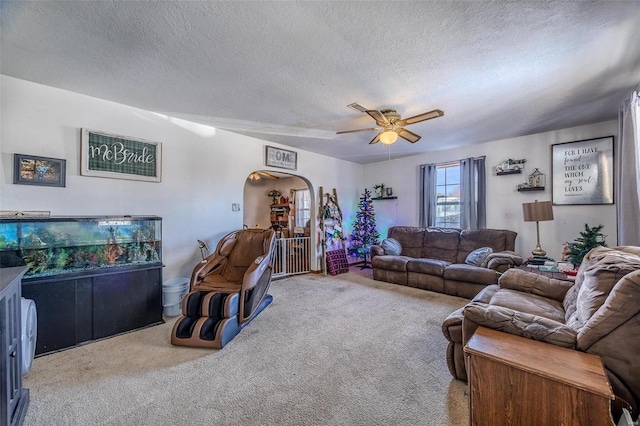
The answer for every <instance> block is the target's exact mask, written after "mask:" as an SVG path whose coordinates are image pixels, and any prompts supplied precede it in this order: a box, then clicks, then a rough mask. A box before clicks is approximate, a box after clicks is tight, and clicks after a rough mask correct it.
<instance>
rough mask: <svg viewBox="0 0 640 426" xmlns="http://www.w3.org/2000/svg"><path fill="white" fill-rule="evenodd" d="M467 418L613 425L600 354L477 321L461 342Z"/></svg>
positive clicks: (536, 425) (538, 425) (540, 425)
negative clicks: (463, 343) (466, 380)
mask: <svg viewBox="0 0 640 426" xmlns="http://www.w3.org/2000/svg"><path fill="white" fill-rule="evenodd" d="M464 351H465V354H466V356H467V361H468V363H467V368H468V374H469V390H470V401H469V409H470V416H469V417H470V424H471V425H487V426H495V425H502V426H509V425H518V426H525V425H531V426H544V425H565V426H566V425H613V424H614V422H613V419H612V418H611V412H610V402H611V400H613V399H614V395H613V392H612V391H611V386H610V385H609V381H608V380H607V376H606V374H605V371H604V366H603V365H602V361H601V360H600V358H599V357H597V356H595V355H590V354H586V353H583V352H578V351H574V350H571V349H566V348H562V347H559V346H554V345H551V344H547V343H543V342H538V341H536V340H531V339H526V338H523V337H518V336H514V335H511V334H508V333H503V332H499V331H495V330H491V329H488V328H484V327H480V328H478V330H476V332H475V334H474V335H473V336H472V337H471V339H469V342H468V343H467V345H466V346H465V348H464Z"/></svg>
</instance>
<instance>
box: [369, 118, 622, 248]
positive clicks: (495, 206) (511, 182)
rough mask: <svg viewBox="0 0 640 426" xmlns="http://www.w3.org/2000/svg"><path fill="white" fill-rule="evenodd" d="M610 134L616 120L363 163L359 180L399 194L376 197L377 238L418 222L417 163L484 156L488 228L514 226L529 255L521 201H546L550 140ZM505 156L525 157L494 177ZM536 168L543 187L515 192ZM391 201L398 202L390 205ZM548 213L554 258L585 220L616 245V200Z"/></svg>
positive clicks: (543, 233) (544, 229)
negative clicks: (520, 167)
mask: <svg viewBox="0 0 640 426" xmlns="http://www.w3.org/2000/svg"><path fill="white" fill-rule="evenodd" d="M611 135H614V136H617V121H615V120H613V121H607V122H604V123H597V124H592V125H587V126H580V127H574V128H570V129H562V130H558V131H553V132H546V133H539V134H535V135H530V136H523V137H518V138H512V139H504V140H499V141H494V142H488V143H483V144H477V145H471V146H466V147H461V148H455V149H449V150H442V151H433V152H429V153H425V154H422V155H417V156H413V157H406V158H401V159H397V160H391V161H384V162H380V163H376V164H369V165H366V166H365V167H364V182H365V185H366V186H367V187H368V188H370V189H371V190H372V191H373V185H375V184H378V183H384V184H385V186H391V187H392V188H393V193H394V195H397V196H398V199H397V200H389V201H376V202H375V203H376V204H375V209H376V219H378V222H379V224H380V225H382V226H379V227H378V228H379V230H380V231H381V237H386V230H387V229H388V226H392V225H418V188H419V185H418V179H419V168H420V165H421V164H425V163H440V162H447V161H456V160H460V159H462V158H468V157H477V156H482V155H485V156H486V166H487V228H504V229H511V230H513V231H516V232H517V233H518V238H517V239H516V251H517V252H518V253H520V254H522V255H523V256H528V255H529V254H530V252H531V250H533V248H534V247H535V243H536V226H535V223H533V222H524V221H523V217H522V203H528V202H533V201H534V200H539V201H548V200H551V145H553V144H556V143H562V142H572V141H578V140H583V139H591V138H597V137H602V136H611ZM616 139H617V137H616ZM398 143H402V141H399V142H398ZM418 143H432V144H435V143H437V141H427V140H425V139H423V140H421V141H420V142H418ZM392 149H393V146H392ZM509 158H513V159H520V158H525V159H526V160H527V162H526V163H525V169H524V171H523V174H519V175H518V174H515V175H506V176H497V175H496V173H495V166H497V165H498V164H499V163H501V162H502V161H504V160H507V159H509ZM535 168H539V169H540V171H541V172H543V173H545V174H546V175H547V185H546V189H545V190H544V191H540V192H538V191H535V192H518V191H517V189H516V186H517V184H519V183H523V182H525V181H526V178H527V176H528V175H529V174H530V173H531V172H533V170H534V169H535ZM396 201H397V207H394V204H396ZM553 214H554V220H553V221H549V222H540V244H541V246H542V248H543V249H545V250H546V251H547V255H548V256H550V257H553V258H555V259H559V258H560V253H561V250H562V243H564V242H565V241H573V240H574V239H575V238H576V237H578V236H579V232H580V231H581V230H584V224H585V223H588V224H589V226H594V225H598V224H602V225H604V229H603V233H604V234H605V235H607V244H608V245H609V246H614V245H616V244H617V236H616V211H615V205H593V206H567V205H563V206H553ZM387 225H388V226H387ZM384 226H386V227H384Z"/></svg>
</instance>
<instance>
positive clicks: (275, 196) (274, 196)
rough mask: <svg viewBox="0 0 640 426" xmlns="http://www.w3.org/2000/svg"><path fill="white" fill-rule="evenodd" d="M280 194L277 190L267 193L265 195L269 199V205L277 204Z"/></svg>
mask: <svg viewBox="0 0 640 426" xmlns="http://www.w3.org/2000/svg"><path fill="white" fill-rule="evenodd" d="M281 195H282V194H281V193H280V191H278V190H277V189H272V190H271V191H269V193H268V194H267V196H268V197H271V204H278V198H279V197H280V196H281Z"/></svg>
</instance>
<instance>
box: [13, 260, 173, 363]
mask: <svg viewBox="0 0 640 426" xmlns="http://www.w3.org/2000/svg"><path fill="white" fill-rule="evenodd" d="M22 296H23V297H25V298H27V299H33V300H34V301H35V304H36V309H37V312H38V338H37V340H36V355H44V354H48V353H51V352H56V351H59V350H61V349H67V348H71V347H74V346H77V345H79V344H81V343H85V342H88V341H91V340H97V339H102V338H105V337H109V336H114V335H117V334H120V333H124V332H126V331H131V330H136V329H139V328H143V327H146V326H150V325H155V324H160V323H162V322H163V319H162V264H157V265H152V266H148V265H147V266H144V267H142V266H125V267H121V268H113V269H109V270H97V271H95V272H93V273H83V274H78V275H75V276H64V277H63V276H57V277H49V278H47V277H37V278H23V279H22Z"/></svg>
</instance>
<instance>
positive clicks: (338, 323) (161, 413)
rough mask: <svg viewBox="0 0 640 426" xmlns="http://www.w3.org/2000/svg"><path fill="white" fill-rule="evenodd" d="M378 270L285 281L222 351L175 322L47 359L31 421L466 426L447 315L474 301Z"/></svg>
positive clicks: (33, 375) (37, 380)
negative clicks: (192, 342) (178, 336)
mask: <svg viewBox="0 0 640 426" xmlns="http://www.w3.org/2000/svg"><path fill="white" fill-rule="evenodd" d="M367 275H368V272H367V271H366V270H364V271H357V270H354V272H350V273H348V274H343V275H338V276H336V277H331V276H327V277H324V276H322V275H313V274H309V275H304V276H296V277H290V278H286V279H282V280H277V281H274V282H273V283H272V287H271V291H270V293H271V294H273V296H274V302H273V303H272V304H271V305H270V306H269V307H268V308H267V309H266V310H265V311H264V312H263V313H262V314H261V315H260V316H258V317H257V318H256V319H255V320H254V321H253V322H252V323H251V324H250V325H249V326H248V327H247V328H245V329H244V330H243V331H242V332H241V333H240V334H239V335H238V336H237V337H236V338H235V339H234V340H233V341H232V342H231V343H229V344H228V345H227V346H226V347H225V348H224V349H222V350H220V351H216V350H205V349H194V348H185V347H176V346H171V344H170V343H169V336H170V333H171V327H172V325H173V323H174V321H175V318H167V323H166V324H163V325H159V326H155V327H150V328H147V329H144V330H140V331H136V332H132V333H128V334H124V335H121V336H117V337H113V338H110V339H105V340H102V341H99V342H94V343H90V344H87V345H84V346H81V347H78V348H74V349H71V350H67V351H63V352H59V353H56V354H52V355H47V356H44V357H39V358H37V359H36V360H35V362H34V367H33V369H32V371H31V372H30V373H29V374H28V375H27V376H26V377H25V387H26V388H28V389H30V392H31V403H30V406H29V411H28V412H27V418H26V421H25V424H26V425H244V426H246V425H367V426H371V425H466V424H468V414H467V413H468V402H467V397H466V385H465V384H464V383H461V382H458V381H456V380H453V379H452V377H451V376H450V374H449V371H448V369H447V366H446V361H445V348H446V340H445V338H444V337H443V335H442V332H441V329H440V327H441V324H442V321H443V320H444V319H445V318H446V316H447V315H448V314H449V313H450V312H452V311H454V310H455V309H457V308H459V307H460V306H463V305H464V304H465V303H466V301H465V300H464V299H460V298H457V297H452V296H446V295H442V294H438V293H432V292H427V291H422V290H417V289H412V288H408V287H404V286H398V285H394V284H387V283H382V282H378V281H373V280H372V279H370V278H368V276H367Z"/></svg>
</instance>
